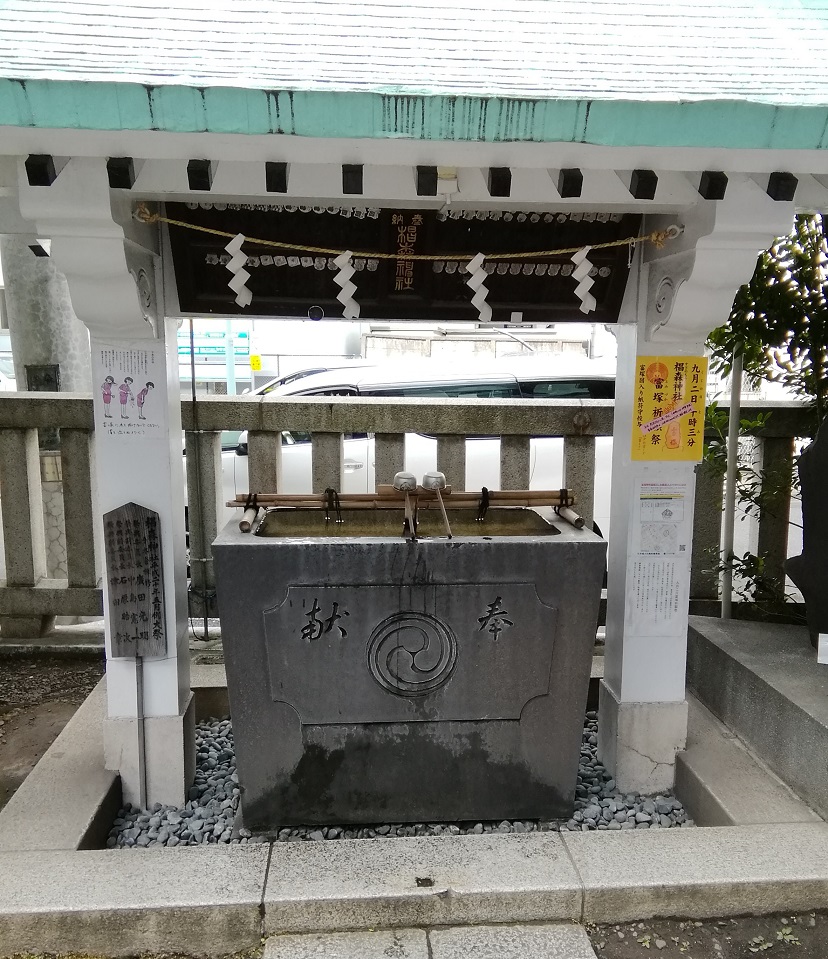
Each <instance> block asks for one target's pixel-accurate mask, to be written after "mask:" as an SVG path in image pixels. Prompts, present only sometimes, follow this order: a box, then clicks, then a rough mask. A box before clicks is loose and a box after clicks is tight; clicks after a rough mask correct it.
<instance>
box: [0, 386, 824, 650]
mask: <svg viewBox="0 0 828 959" xmlns="http://www.w3.org/2000/svg"><path fill="white" fill-rule="evenodd" d="M613 405H614V404H613V403H612V401H608V400H581V401H575V400H547V401H541V402H539V401H535V400H498V401H494V402H493V401H490V400H479V399H468V400H449V399H446V400H441V401H439V402H434V401H433V400H431V399H361V398H360V399H353V398H350V397H342V398H339V397H337V398H329V397H309V398H301V399H299V398H296V399H294V398H290V399H280V400H273V399H269V398H268V399H262V398H261V397H256V396H238V397H214V398H211V399H205V400H198V401H197V404H196V406H197V410H196V411H194V409H193V404H192V402H191V401H184V402H183V403H182V423H183V427H184V430H185V437H186V439H185V442H186V450H187V485H188V493H189V496H188V500H189V514H190V515H189V528H190V552H191V556H192V557H193V559H194V560H195V561H194V562H193V563H192V594H191V595H192V597H193V603H192V612H193V614H194V615H201V613H202V612H204V609H205V604H204V603H203V602H201V601H200V600H201V598H205V597H206V598H208V600H209V597H210V596H211V595H212V593H213V589H214V581H213V575H212V563H211V562H210V561H209V557H210V543H211V542H212V540H213V538H214V537H215V535H216V531H217V526H218V517H219V513H218V509H219V506H220V503H221V500H222V493H221V433H222V431H224V430H247V431H248V472H249V485H250V488H251V489H252V490H265V489H266V490H272V489H273V488H274V485H275V486H276V487H277V488H278V477H279V475H280V469H281V456H282V444H281V436H280V432H281V431H302V432H306V433H310V434H311V443H312V487H313V490H314V491H322V490H324V489H325V488H326V487H328V486H333V487H336V488H341V478H342V475H343V466H344V464H343V434H345V433H371V434H374V437H375V458H374V459H375V476H374V481H375V482H376V483H388V482H390V481H391V480H392V479H393V476H394V473H395V472H397V471H398V470H400V469H402V468H403V456H404V436H405V433H407V432H414V431H417V432H420V433H427V434H430V435H435V436H436V437H437V462H438V468H439V469H441V470H442V471H443V472H444V473H445V474H446V475H447V476H450V477H455V476H464V475H465V455H466V444H465V437H466V436H500V437H501V442H500V465H501V482H500V485H501V488H503V489H523V488H526V487H528V485H529V474H530V446H529V441H530V438H531V437H533V436H547V437H548V436H553V437H561V438H562V439H563V448H564V460H563V470H564V475H563V482H564V484H565V485H566V486H568V487H569V488H571V489H573V490H576V491H577V493H578V497H579V506H578V509H579V512H581V513H582V514H583V515H584V516H585V517H587V518H591V517H592V513H593V489H594V479H595V439H596V437H600V436H611V435H612V427H613ZM749 408H750V410H751V413H754V412H756V411H758V410H772V411H773V416H771V418H770V421H769V423H768V426H767V427H766V428H765V429H764V430H762V431H761V433H760V434H757V435H758V437H759V440H760V446H761V447H762V448H763V453H764V457H765V460H766V462H767V461H768V460H770V459H772V460H774V461H775V462H780V461H783V460H785V459H786V458H790V457H791V456H792V455H793V444H794V437H797V436H802V435H807V432H808V428H807V427H806V423H808V422H809V419H808V416H807V413H806V412H805V411H803V410H802V409H801V407H798V406H797V405H796V404H793V403H764V404H757V403H751V404H749ZM46 428H52V429H54V428H57V429H59V430H60V445H61V450H60V467H61V469H60V473H61V474H62V487H63V500H64V509H63V514H64V527H65V541H66V554H67V561H66V572H67V576H66V578H65V579H53V578H49V577H48V575H47V570H46V562H45V549H44V522H43V492H42V478H41V474H42V466H41V454H40V452H39V450H38V429H46ZM93 432H94V424H93V416H92V401H91V399H90V398H89V397H88V396H79V395H74V394H65V393H64V394H48V393H13V394H7V395H4V396H0V511H2V531H3V539H4V554H5V567H6V574H5V582H3V581H2V580H0V630H1V631H2V632H3V633H5V634H6V635H13V634H15V632H16V635H23V632H22V630H25V629H27V628H28V629H32V628H33V627H38V628H41V629H42V628H44V627H45V626H46V625H47V623H48V619H49V617H52V616H54V615H63V616H95V615H99V614H100V613H101V609H102V599H101V590H100V586H99V570H100V565H101V563H100V555H99V554H100V546H99V543H100V536H99V532H98V528H97V527H98V525H99V522H98V521H97V519H96V517H95V511H94V506H93V503H94V495H93V494H94V483H93V470H92V466H91V463H92V451H93V447H94V442H93ZM369 468H370V464H369ZM274 479H275V482H274ZM182 482H183V475H182ZM369 486H370V483H369ZM197 491H199V492H200V496H199V495H197ZM721 501H722V493H721V479H720V477H717V476H714V475H712V474H710V473H709V472H708V471H707V470H706V469H705V468H703V467H702V468H700V471H699V477H698V484H697V494H696V502H697V507H698V508H697V510H696V522H695V529H694V549H693V579H692V583H691V595H692V596H693V597H694V599H699V600H715V599H716V597H717V588H718V584H717V579H716V576H715V575H714V574H712V573H710V572H709V571H706V567H709V566H710V561H709V555H710V554H709V552H708V551H709V550H710V549H711V548H712V549H713V550H715V549H716V548H717V547H718V544H719V535H720V526H721V523H720V519H721ZM777 513H778V511H777ZM777 513H775V515H774V517H770V516H769V515H768V516H763V517H760V524H759V546H760V550H761V551H763V552H766V553H768V555H769V567H770V570H769V571H771V572H773V571H774V570H775V569H776V568H777V567H778V568H780V569H781V563H782V561H783V560H784V558H785V556H786V548H787V530H788V527H787V523H785V522H784V521H780V520H779V519H778V518H776V517H777ZM182 520H183V517H182ZM205 560H206V561H205ZM182 575H184V571H183V570H182ZM206 606H207V611H209V612H212V608H211V603H210V602H209V601H208V602H207V603H206ZM24 620H25V622H24Z"/></svg>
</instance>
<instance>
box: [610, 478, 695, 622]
mask: <svg viewBox="0 0 828 959" xmlns="http://www.w3.org/2000/svg"><path fill="white" fill-rule="evenodd" d="M692 495H693V484H692V482H687V481H684V482H662V481H657V480H652V479H649V478H647V479H641V480H638V481H637V483H636V484H635V495H634V503H633V512H632V517H633V523H632V531H631V532H632V537H631V546H632V551H633V555H632V556H631V563H630V567H629V569H628V572H627V614H626V616H627V623H628V626H629V628H630V629H632V630H633V632H635V633H638V634H639V635H640V636H671V635H673V634H674V633H676V632H677V631H678V630H681V629H683V628H684V617H685V615H686V612H687V603H688V601H689V597H690V552H691V549H692V538H693V525H692V509H691V505H692V500H691V497H692Z"/></svg>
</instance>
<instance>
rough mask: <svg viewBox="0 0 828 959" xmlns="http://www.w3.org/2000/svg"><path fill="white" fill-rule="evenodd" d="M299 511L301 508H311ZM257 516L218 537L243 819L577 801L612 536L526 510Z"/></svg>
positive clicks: (319, 818)
mask: <svg viewBox="0 0 828 959" xmlns="http://www.w3.org/2000/svg"><path fill="white" fill-rule="evenodd" d="M311 514H313V515H311ZM401 514H402V511H401V510H399V511H396V510H377V511H372V510H343V511H342V519H343V520H344V522H341V523H337V522H336V521H335V518H334V515H333V514H332V515H331V519H330V520H329V522H327V523H325V520H324V513H323V512H320V511H299V510H279V511H274V512H272V513H270V514H268V517H267V519H266V521H265V526H264V527H263V529H262V533H263V535H251V534H245V533H240V532H239V530H238V526H237V525H236V524H234V523H230V524H228V525H227V526H226V527H225V528H224V529H223V530H222V532H221V533H220V534H219V536H218V538H217V539H216V542H215V543H214V545H213V556H214V560H215V566H216V582H217V589H218V599H219V608H220V612H221V619H222V632H223V637H224V654H225V662H226V667H227V680H228V692H229V695H230V706H231V711H232V715H233V728H234V733H235V738H236V751H237V757H238V772H239V779H240V785H241V790H242V814H243V818H244V822H245V824H246V825H248V826H249V827H251V828H254V829H256V830H269V829H274V828H276V827H278V826H280V825H282V824H286V823H343V822H352V823H359V822H363V823H373V822H383V821H386V822H406V821H415V822H417V821H419V822H421V821H439V820H458V819H461V820H462V819H475V820H477V819H504V818H537V817H555V816H565V815H567V814H569V813H570V812H571V808H572V799H573V794H574V789H575V781H576V776H577V768H578V753H579V749H580V742H581V727H582V723H583V714H584V708H585V704H586V696H587V688H588V684H589V673H590V664H591V656H592V649H593V645H594V640H595V628H596V624H597V618H598V605H599V600H600V593H601V580H602V576H603V570H604V562H605V553H606V543H605V542H604V541H603V540H601V539H600V538H599V537H597V536H595V535H594V534H593V533H591V532H587V531H586V530H575V529H573V528H572V527H570V526H568V525H566V524H563V523H560V524H559V523H555V522H553V521H552V520H551V519H550V518H548V517H542V516H540V515H539V512H538V511H534V510H524V509H514V508H512V509H490V510H489V512H488V513H487V515H486V518H485V520H484V521H482V522H477V521H476V520H475V516H476V513H475V511H474V510H450V511H449V517H448V518H449V522H450V524H451V526H452V532H453V534H454V537H453V538H452V539H450V540H449V539H448V538H447V537H446V534H445V529H444V527H443V520H442V516H441V514H440V511H439V510H437V509H429V510H422V509H421V510H420V511H419V515H418V534H419V536H418V538H417V539H416V540H415V541H412V540H411V539H406V538H404V537H403V536H402V515H401Z"/></svg>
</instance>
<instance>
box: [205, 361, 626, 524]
mask: <svg viewBox="0 0 828 959" xmlns="http://www.w3.org/2000/svg"><path fill="white" fill-rule="evenodd" d="M269 385H270V384H268V385H267V386H269ZM267 386H265V387H262V388H261V389H260V390H257V391H256V392H257V393H263V394H264V395H266V396H268V397H272V398H274V399H276V398H281V397H287V396H353V397H358V396H370V397H394V396H399V397H406V396H410V397H422V398H428V397H434V398H435V399H437V398H448V397H450V398H459V397H476V398H481V399H491V400H494V401H499V400H504V399H535V400H537V399H613V398H614V396H615V369H614V361H612V362H611V363H607V362H604V361H591V360H588V359H586V357H580V356H569V355H566V354H556V355H555V356H553V357H543V358H535V357H526V358H523V357H515V358H512V359H509V360H501V361H498V362H496V363H492V364H490V365H485V364H482V363H478V364H475V365H474V366H473V367H470V368H467V369H465V370H464V369H458V368H457V367H455V368H454V369H449V368H446V367H438V366H435V365H433V364H427V363H423V362H422V361H420V362H416V363H415V362H406V363H395V364H384V365H382V366H376V367H366V368H357V369H337V370H328V371H326V372H323V373H315V374H311V375H307V376H303V377H301V378H298V379H296V380H294V381H293V382H291V383H287V384H282V385H277V386H274V387H272V388H271V389H268V388H267ZM228 439H229V437H228ZM246 439H247V437H246V435H245V434H241V436H240V437H239V442H238V444H237V445H235V446H233V447H231V445H230V442H228V443H227V448H226V449H224V451H223V452H222V466H223V470H222V473H223V489H224V495H225V501H227V500H230V499H233V498H234V497H235V496H236V494H237V493H246V492H248V491H249V489H248V471H247V443H246ZM233 441H234V440H233ZM344 442H345V453H344V463H343V466H344V475H343V482H342V488H341V490H340V492H345V493H367V492H373V489H374V439H373V436H372V435H370V434H364V433H363V434H348V435H346V437H345V441H344ZM282 444H283V449H282V486H281V489H280V492H283V493H304V492H309V491H310V490H311V489H312V483H311V442H310V434H309V433H298V432H289V433H288V432H286V433H283V434H282ZM530 456H531V463H530V484H529V485H530V488H531V489H557V488H559V487H560V486H561V485H562V482H563V473H562V470H563V440H561V439H556V438H553V437H537V438H533V439H532V440H531V442H530ZM611 463H612V438H611V437H599V438H598V440H597V442H596V464H595V472H596V486H595V522H596V524H597V525H598V527H599V528H600V529H601V531H602V532H603V533H604V534H605V535H606V533H607V530H608V528H609V495H610V471H611ZM436 466H437V441H436V438H435V437H433V436H427V435H425V434H422V433H408V434H406V443H405V468H406V469H407V470H408V471H410V472H412V473H414V475H415V476H422V475H423V474H424V473H426V472H428V471H429V470H434V469H436ZM447 480H448V482H449V483H450V484H451V485H453V486H454V487H455V488H460V489H467V490H476V489H481V488H482V487H483V486H487V487H489V488H490V489H499V488H500V438H499V437H486V436H481V437H469V438H468V439H467V441H466V475H465V477H463V478H462V479H459V478H458V477H452V476H449V477H447ZM231 515H232V513H231V511H230V510H228V511H227V514H226V516H225V518H224V519H225V521H226V520H227V519H229V518H231Z"/></svg>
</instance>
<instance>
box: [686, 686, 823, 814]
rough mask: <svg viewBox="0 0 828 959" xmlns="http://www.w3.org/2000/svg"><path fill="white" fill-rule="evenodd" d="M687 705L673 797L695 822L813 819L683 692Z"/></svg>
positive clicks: (802, 803) (709, 714) (777, 780)
mask: <svg viewBox="0 0 828 959" xmlns="http://www.w3.org/2000/svg"><path fill="white" fill-rule="evenodd" d="M687 704H688V720H687V749H686V750H685V751H684V752H681V753H679V754H678V756H677V757H676V795H677V796H678V798H679V799H681V801H682V802H683V803H684V806H685V808H686V809H687V810H688V812H689V813H690V815H691V817H692V818H693V819H694V820H695V822H696V825H698V826H747V825H756V824H760V823H785V822H819V820H820V817H819V816H818V815H817V813H815V812H814V811H813V809H811V808H810V807H809V806H807V805H806V804H805V803H804V802H802V800H801V799H800V798H799V797H798V796H796V795H795V794H794V793H793V791H792V790H791V789H790V788H789V787H788V786H786V785H785V783H783V782H782V780H781V779H779V777H778V776H776V775H774V773H773V772H772V771H771V770H770V769H768V768H767V766H765V765H764V763H762V762H761V761H760V760H759V759H757V757H756V756H754V755H753V753H752V752H751V751H750V750H749V749H748V747H747V746H746V745H745V744H744V743H743V742H742V741H741V740H740V739H739V737H738V736H736V734H735V733H733V731H732V730H730V729H728V728H727V726H725V725H724V724H723V723H721V722H719V720H718V719H716V717H715V716H714V715H713V714H712V713H711V712H710V710H709V709H707V708H706V707H705V706H703V705H702V704H701V703H700V702H699V701H698V700H697V699H696V697H695V696H690V695H688V697H687Z"/></svg>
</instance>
